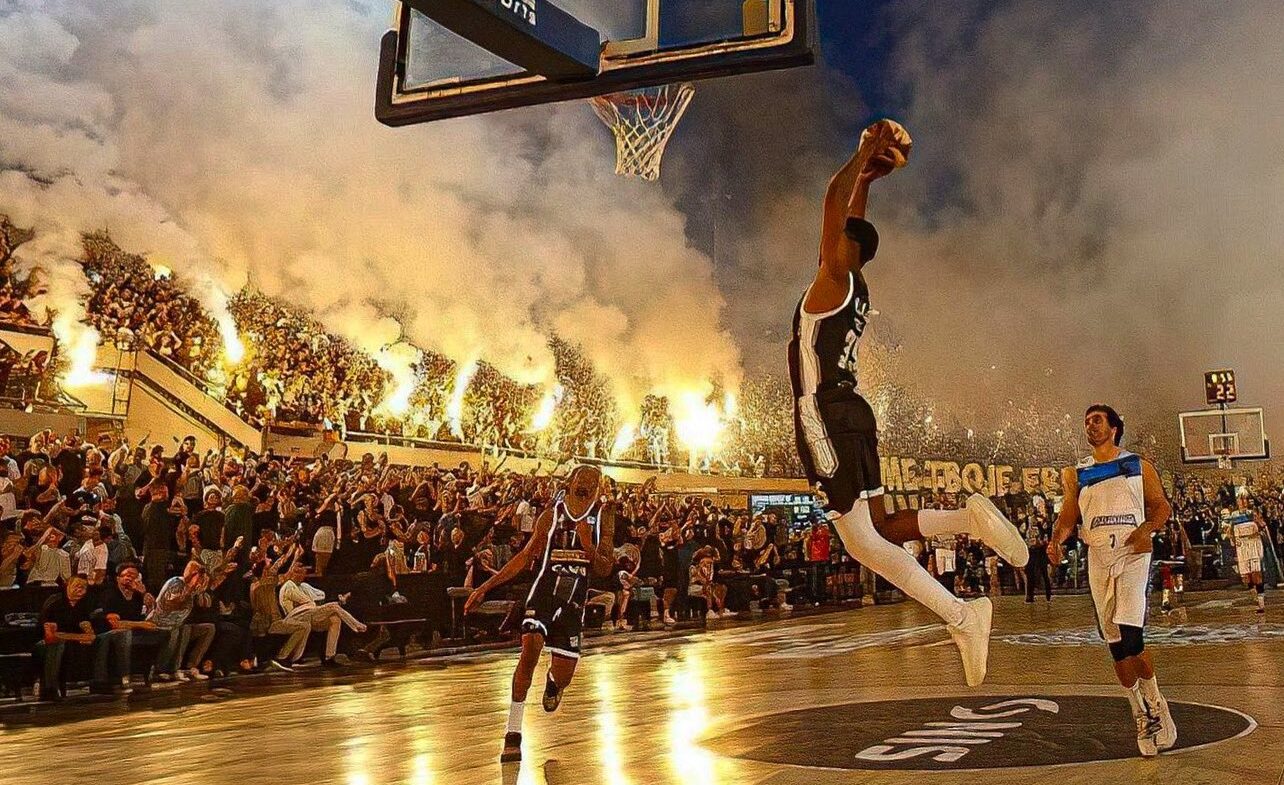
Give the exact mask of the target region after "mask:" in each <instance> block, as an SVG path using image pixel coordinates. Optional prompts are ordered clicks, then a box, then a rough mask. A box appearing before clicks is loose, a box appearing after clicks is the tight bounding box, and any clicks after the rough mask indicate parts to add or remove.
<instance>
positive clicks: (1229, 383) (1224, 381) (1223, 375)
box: [1204, 368, 1238, 406]
mask: <svg viewBox="0 0 1284 785" xmlns="http://www.w3.org/2000/svg"><path fill="white" fill-rule="evenodd" d="M1204 397H1205V398H1207V399H1208V405H1209V406H1217V405H1218V404H1224V403H1235V401H1236V400H1237V399H1238V396H1237V395H1236V393H1235V372H1234V371H1233V370H1230V369H1229V368H1227V369H1223V370H1220V371H1208V372H1206V373H1205V374H1204Z"/></svg>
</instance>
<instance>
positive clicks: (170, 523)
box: [143, 502, 178, 551]
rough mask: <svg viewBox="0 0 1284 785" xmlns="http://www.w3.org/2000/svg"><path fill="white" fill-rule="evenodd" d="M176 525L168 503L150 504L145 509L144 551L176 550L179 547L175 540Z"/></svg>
mask: <svg viewBox="0 0 1284 785" xmlns="http://www.w3.org/2000/svg"><path fill="white" fill-rule="evenodd" d="M176 525H177V521H175V520H174V516H173V515H172V514H171V513H170V511H169V503H168V502H149V503H148V504H147V506H146V507H145V508H143V550H144V551H173V550H175V549H176V548H177V545H178V543H177V541H176V540H175V539H174V532H175V526H176Z"/></svg>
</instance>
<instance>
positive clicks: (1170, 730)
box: [1154, 697, 1177, 750]
mask: <svg viewBox="0 0 1284 785" xmlns="http://www.w3.org/2000/svg"><path fill="white" fill-rule="evenodd" d="M1154 713H1155V714H1158V715H1159V723H1160V725H1161V726H1162V727H1161V729H1160V731H1159V734H1158V735H1156V736H1155V746H1156V747H1158V748H1159V749H1161V750H1167V749H1172V746H1173V745H1174V744H1176V743H1177V723H1175V722H1173V715H1172V712H1170V711H1169V710H1168V700H1167V699H1166V698H1163V697H1161V698H1160V699H1159V705H1158V706H1157V707H1156V710H1155V712H1154Z"/></svg>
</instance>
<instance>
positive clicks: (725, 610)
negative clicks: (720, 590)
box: [722, 608, 736, 619]
mask: <svg viewBox="0 0 1284 785" xmlns="http://www.w3.org/2000/svg"><path fill="white" fill-rule="evenodd" d="M735 615H736V612H735V611H733V610H731V609H730V608H723V609H722V618H724V619H730V618H731V617H732V616H735Z"/></svg>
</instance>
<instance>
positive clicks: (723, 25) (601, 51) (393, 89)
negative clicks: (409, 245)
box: [375, 0, 815, 126]
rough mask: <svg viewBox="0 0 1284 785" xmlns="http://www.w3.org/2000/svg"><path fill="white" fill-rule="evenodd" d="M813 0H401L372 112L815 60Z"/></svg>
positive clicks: (595, 90) (481, 104)
mask: <svg viewBox="0 0 1284 785" xmlns="http://www.w3.org/2000/svg"><path fill="white" fill-rule="evenodd" d="M814 2H815V0H556V2H550V0H404V2H398V3H397V7H396V15H395V19H394V22H393V28H392V29H391V30H389V31H388V32H387V33H385V34H384V37H383V40H382V42H381V45H380V55H379V75H378V83H377V87H376V90H377V94H376V98H375V116H376V117H377V118H378V119H379V121H380V122H382V123H384V124H386V125H393V126H398V125H409V124H414V123H425V122H431V121H433V120H441V119H445V118H449V117H461V116H466V115H474V114H482V113H485V112H494V111H498V110H501V109H511V108H514V107H519V106H532V105H535V104H545V103H554V102H558V101H569V100H574V99H580V98H591V97H593V96H599V95H606V94H609V93H618V92H622V91H626V90H633V89H636V88H639V87H650V86H655V85H663V84H670V83H674V82H691V81H696V80H700V79H709V78H714V77H720V76H731V75H735V74H743V73H751V72H756V71H768V70H775V69H780V68H791V67H795V66H801V65H808V64H810V63H812V62H814V59H815V53H814V48H813V47H814V45H815V34H814V32H813V25H814V16H815V13H814ZM595 48H596V51H594V49H595Z"/></svg>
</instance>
